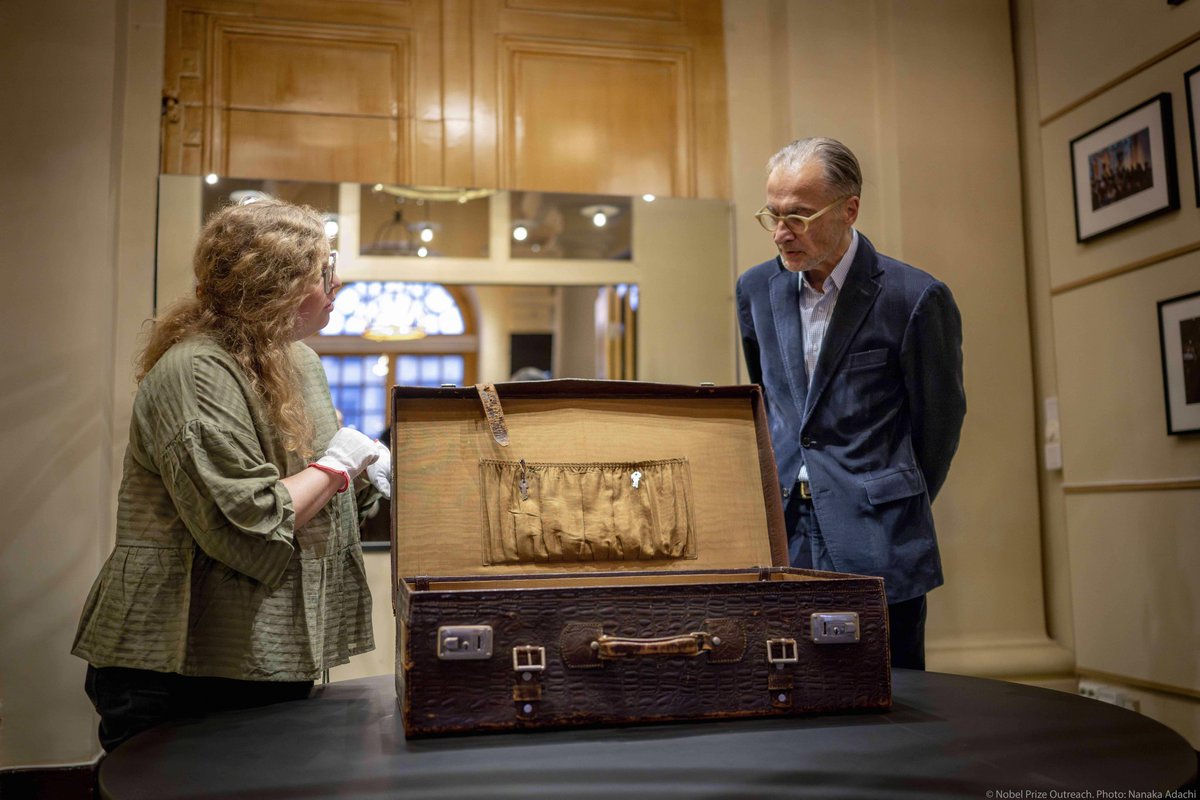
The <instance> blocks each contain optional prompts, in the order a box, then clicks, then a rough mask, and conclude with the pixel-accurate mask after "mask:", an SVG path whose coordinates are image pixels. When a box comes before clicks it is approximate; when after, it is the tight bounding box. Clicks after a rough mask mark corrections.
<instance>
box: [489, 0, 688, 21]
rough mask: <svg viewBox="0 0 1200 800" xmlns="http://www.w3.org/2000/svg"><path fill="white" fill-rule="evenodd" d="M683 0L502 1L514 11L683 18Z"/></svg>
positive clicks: (671, 19) (644, 17) (666, 18)
mask: <svg viewBox="0 0 1200 800" xmlns="http://www.w3.org/2000/svg"><path fill="white" fill-rule="evenodd" d="M683 3H684V0H506V2H505V5H506V6H507V7H508V8H510V9H512V10H514V11H549V12H554V13H557V14H588V15H592V16H598V17H625V18H633V19H647V20H649V19H662V20H669V21H671V22H679V21H681V20H682V19H683Z"/></svg>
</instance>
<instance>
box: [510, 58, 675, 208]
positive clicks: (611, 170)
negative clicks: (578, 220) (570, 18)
mask: <svg viewBox="0 0 1200 800" xmlns="http://www.w3.org/2000/svg"><path fill="white" fill-rule="evenodd" d="M689 61H690V59H689V54H688V52H687V51H685V50H675V51H674V52H668V51H665V50H664V49H663V48H635V47H629V46H625V45H619V46H618V45H582V44H579V43H562V42H551V41H538V40H532V39H521V38H516V37H504V38H502V39H501V41H500V46H499V69H498V75H499V87H500V104H499V105H500V124H499V131H498V134H499V144H500V148H499V150H500V157H499V162H500V173H501V176H502V178H501V179H502V181H503V183H504V185H506V186H510V187H515V188H531V189H554V190H557V191H567V192H604V193H609V194H642V193H644V192H651V193H653V194H660V195H672V196H682V197H691V196H694V194H695V170H694V164H693V153H692V149H693V148H692V129H693V125H694V121H693V119H692V115H691V113H690V112H691V95H692V92H691V86H690V77H691V69H690V63H689Z"/></svg>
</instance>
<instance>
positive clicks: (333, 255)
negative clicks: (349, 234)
mask: <svg viewBox="0 0 1200 800" xmlns="http://www.w3.org/2000/svg"><path fill="white" fill-rule="evenodd" d="M336 274H337V250H330V251H329V261H328V263H326V264H325V266H323V267H321V285H322V286H324V287H325V294H329V293H330V292H332V291H333V276H334V275H336Z"/></svg>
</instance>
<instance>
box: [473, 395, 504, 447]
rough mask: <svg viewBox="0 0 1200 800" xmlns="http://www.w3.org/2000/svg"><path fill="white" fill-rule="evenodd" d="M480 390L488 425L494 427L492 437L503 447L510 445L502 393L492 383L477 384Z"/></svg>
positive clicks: (480, 398)
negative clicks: (501, 397)
mask: <svg viewBox="0 0 1200 800" xmlns="http://www.w3.org/2000/svg"><path fill="white" fill-rule="evenodd" d="M475 391H477V392H479V400H480V402H481V403H483V413H484V414H486V415H487V421H488V427H489V428H491V429H492V438H493V439H495V440H496V444H498V445H500V446H501V447H508V425H507V424H505V422H504V409H503V408H502V407H501V406H500V395H499V394H497V393H496V387H495V385H494V384H491V383H477V384H475Z"/></svg>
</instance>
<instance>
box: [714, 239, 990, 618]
mask: <svg viewBox="0 0 1200 800" xmlns="http://www.w3.org/2000/svg"><path fill="white" fill-rule="evenodd" d="M737 307H738V325H739V327H740V329H741V336H742V349H743V352H744V353H745V356H746V364H747V365H748V367H749V370H750V381H751V382H752V383H758V384H761V385H762V387H763V392H764V394H765V396H766V403H767V416H768V420H769V422H770V428H771V444H772V446H773V447H774V449H775V461H776V465H777V466H778V468H779V481H780V484H781V485H782V486H783V487H784V488H785V489H790V488H791V487H792V486H793V485H794V484H795V482H796V475H797V474H798V473H799V471H800V465H801V464H807V465H808V480H809V483H810V485H811V488H812V494H813V509H814V511H815V513H816V515H817V522H818V524H819V526H820V529H821V534H822V536H823V537H824V539H825V543H826V546H827V548H828V551H829V555H830V557H831V559H832V560H833V563H834V566H835V568H836V569H837V570H838V571H839V572H855V573H859V574H862V575H878V576H880V577H882V578H883V579H884V586H885V588H886V591H887V597H888V602H889V603H898V602H900V601H902V600H909V599H912V598H914V597H917V596H919V595H922V594H925V593H926V592H928V591H929V590H931V589H933V588H935V587H937V586H940V585H941V584H942V565H941V558H940V557H939V555H938V547H937V538H936V535H935V533H934V528H933V514H932V511H931V509H930V504H931V503H932V502H933V498H934V497H936V496H937V493H938V490H939V489H941V488H942V483H943V482H944V481H945V480H946V474H947V473H948V472H949V470H950V460H951V458H952V457H953V456H954V451H955V450H956V449H957V447H958V437H959V431H960V429H961V428H962V421H963V417H964V415H965V414H966V397H965V394H964V392H963V383H962V318H961V317H960V315H959V312H958V307H957V306H956V305H955V304H954V297H953V296H952V295H951V294H950V289H949V288H948V287H947V286H946V285H945V284H944V283H942V282H940V281H938V280H936V279H935V278H934V277H933V276H931V275H929V274H927V273H925V272H922V271H921V270H919V269H916V268H915V267H911V266H909V265H907V264H903V263H901V262H899V261H896V260H895V259H892V258H888V257H887V256H885V255H881V254H879V253H877V252H876V251H875V248H874V247H873V246H872V245H871V243H870V242H869V241H868V240H867V237H865V236H863V235H862V234H859V243H858V251H857V252H856V253H855V256H854V260H853V262H851V264H850V269H849V271H848V273H847V275H846V280H845V285H843V286H842V287H841V289H840V290H839V293H838V297H837V304H836V306H835V308H834V312H833V318H832V319H831V320H830V323H829V328H828V330H827V331H826V333H825V339H824V342H823V343H822V346H821V353H820V355H819V356H818V359H817V366H816V369H815V370H814V373H815V374H814V375H812V376H809V375H807V372H806V368H805V364H804V333H803V328H802V326H801V323H800V287H799V282H798V278H797V275H796V273H794V272H789V271H788V270H787V269H785V268H784V266H783V264H782V262H781V261H780V259H779V258H778V257H776V258H774V259H772V260H771V261H767V262H764V263H762V264H759V265H758V266H756V267H752V268H751V269H749V270H747V271H746V272H745V273H744V274H743V275H742V276H741V277H740V278H739V279H738V282H737Z"/></svg>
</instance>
